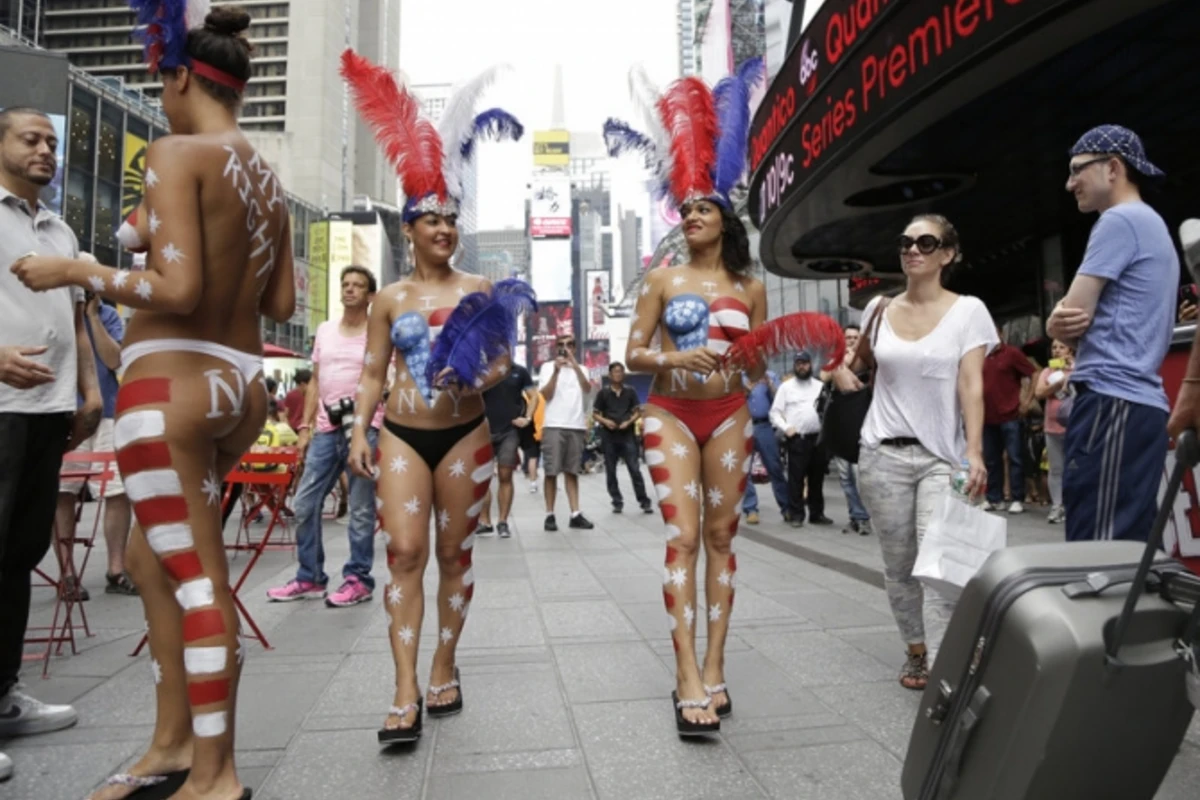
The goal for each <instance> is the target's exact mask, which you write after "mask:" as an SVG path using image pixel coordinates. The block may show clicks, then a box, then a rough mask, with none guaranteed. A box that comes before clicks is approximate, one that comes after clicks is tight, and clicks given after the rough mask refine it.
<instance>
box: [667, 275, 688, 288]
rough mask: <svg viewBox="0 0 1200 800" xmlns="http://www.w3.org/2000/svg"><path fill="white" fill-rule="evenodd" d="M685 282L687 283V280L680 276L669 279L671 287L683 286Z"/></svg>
mask: <svg viewBox="0 0 1200 800" xmlns="http://www.w3.org/2000/svg"><path fill="white" fill-rule="evenodd" d="M686 282H687V279H686V278H684V277H683V276H682V275H676V276H675V277H674V278H672V279H671V285H672V286H683V284H685V283H686Z"/></svg>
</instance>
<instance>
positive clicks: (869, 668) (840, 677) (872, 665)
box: [739, 631, 892, 686]
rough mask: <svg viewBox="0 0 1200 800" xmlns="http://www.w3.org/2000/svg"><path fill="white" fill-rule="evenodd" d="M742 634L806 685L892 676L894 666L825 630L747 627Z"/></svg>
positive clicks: (841, 682) (821, 684)
mask: <svg viewBox="0 0 1200 800" xmlns="http://www.w3.org/2000/svg"><path fill="white" fill-rule="evenodd" d="M739 635H740V636H742V638H744V639H745V640H746V642H747V643H748V644H750V646H751V647H753V648H755V649H756V650H758V651H759V652H760V653H762V654H763V655H764V656H766V657H767V658H769V659H771V660H772V661H774V662H775V663H776V664H777V665H779V666H780V667H781V668H782V669H783V670H784V671H786V672H787V673H788V674H789V675H791V676H792V677H793V678H794V679H796V680H798V681H799V682H800V683H801V685H803V686H827V685H834V684H849V683H864V682H869V681H882V680H887V679H890V678H891V677H892V670H889V669H887V668H886V667H885V666H883V664H881V663H879V662H878V661H877V660H875V659H874V658H872V657H871V656H869V655H867V654H866V653H863V652H862V651H860V650H857V649H855V648H853V647H851V646H850V645H848V644H846V643H845V642H843V641H842V640H840V639H838V638H837V637H835V636H832V635H830V634H828V633H825V632H823V631H803V632H799V633H780V634H766V633H762V632H759V631H743V632H740V633H739Z"/></svg>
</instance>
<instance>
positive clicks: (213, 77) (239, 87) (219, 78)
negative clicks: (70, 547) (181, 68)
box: [192, 59, 246, 93]
mask: <svg viewBox="0 0 1200 800" xmlns="http://www.w3.org/2000/svg"><path fill="white" fill-rule="evenodd" d="M192 74H194V75H199V76H200V77H201V78H208V79H209V80H210V81H212V82H213V83H219V84H221V85H222V86H228V87H229V88H230V89H233V90H234V91H235V92H238V93H241V92H243V91H245V89H246V82H245V81H244V80H241V79H240V78H235V77H233V76H232V75H230V74H229V73H228V72H225V71H224V70H219V69H217V68H216V67H214V66H213V65H212V64H206V63H204V62H203V61H197V60H195V59H192Z"/></svg>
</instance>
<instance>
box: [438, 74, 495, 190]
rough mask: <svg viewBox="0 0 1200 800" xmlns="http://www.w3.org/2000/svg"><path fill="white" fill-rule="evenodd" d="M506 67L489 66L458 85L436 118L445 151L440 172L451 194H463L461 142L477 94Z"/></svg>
mask: <svg viewBox="0 0 1200 800" xmlns="http://www.w3.org/2000/svg"><path fill="white" fill-rule="evenodd" d="M505 69H507V66H506V65H503V64H500V65H497V66H494V67H490V68H489V69H486V70H484V71H483V72H482V73H480V74H479V75H477V76H475V77H474V78H472V79H471V80H469V81H467V82H466V83H464V84H463V85H462V86H460V87H459V88H458V89H457V90H456V91H455V92H454V94H453V95H451V96H450V99H448V100H447V101H446V107H445V109H444V110H443V111H442V118H441V120H439V121H438V133H439V134H440V135H441V137H442V147H443V148H444V149H445V151H446V152H445V158H444V159H443V161H442V173H443V174H444V176H445V178H446V191H448V192H449V193H450V194H451V195H452V196H454V197H459V198H461V197H462V179H463V171H464V169H465V167H466V164H465V162H464V159H463V157H462V144H463V142H465V141H466V140H467V138H468V137H469V136H470V135H471V133H472V131H473V130H474V128H475V115H476V113H477V111H476V106H477V105H478V104H479V98H480V97H482V96H483V93H484V92H485V91H487V89H488V87H489V86H491V85H492V84H493V83H494V82H495V81H496V78H497V76H499V74H500V73H501V71H503V70H505Z"/></svg>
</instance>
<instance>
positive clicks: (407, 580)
mask: <svg viewBox="0 0 1200 800" xmlns="http://www.w3.org/2000/svg"><path fill="white" fill-rule="evenodd" d="M497 74H498V69H489V70H488V71H486V72H484V73H483V74H482V75H480V76H478V77H476V78H475V79H474V80H472V81H470V82H469V83H467V84H466V85H464V86H463V87H462V88H460V89H459V90H458V91H457V92H456V93H455V95H454V96H452V97H451V98H450V100H449V101H448V102H447V104H446V107H445V110H444V112H443V115H442V119H441V121H440V124H439V125H438V127H436V128H435V127H434V125H433V124H432V123H431V122H430V121H429V120H426V119H424V118H422V117H421V115H420V102H419V100H418V99H417V98H416V97H414V96H413V94H412V93H411V92H409V91H408V90H407V89H406V88H405V87H404V86H403V85H401V84H400V83H398V82H397V80H396V77H395V76H394V75H393V74H392V73H391V72H390V71H389V70H387V69H386V68H383V67H380V66H377V65H375V64H372V63H370V62H369V61H367V60H366V59H364V58H363V57H361V56H359V55H358V54H356V53H354V52H353V51H352V50H347V51H346V52H345V53H343V54H342V76H343V77H344V78H345V79H346V81H347V82H348V83H349V86H350V90H351V92H352V94H353V97H354V103H355V105H356V107H357V108H358V111H359V114H360V115H361V116H362V117H363V119H365V120H366V121H367V123H368V124H369V125H370V126H371V127H372V128H373V129H374V131H375V136H376V139H377V141H378V142H379V145H380V147H382V149H383V151H384V153H385V154H386V155H387V157H388V159H389V160H390V161H391V162H392V164H393V165H394V166H395V167H396V170H397V172H398V173H399V175H400V182H401V186H402V188H403V190H404V194H405V196H406V201H405V204H404V212H403V219H404V235H405V237H406V238H407V239H408V241H409V244H410V247H411V252H412V254H413V260H414V264H413V269H412V272H411V273H410V274H408V275H407V276H406V277H404V278H403V279H402V280H400V281H398V282H397V283H394V284H392V285H390V286H387V287H385V288H384V289H382V290H381V291H380V292H379V293H378V295H377V296H376V298H375V302H374V304H373V306H372V309H371V317H370V321H369V323H368V328H367V349H366V354H365V356H364V367H363V373H362V375H363V377H362V384H361V386H360V391H359V395H358V398H357V406H356V411H357V414H358V416H357V417H356V424H355V427H354V432H353V438H352V440H351V445H350V457H349V462H350V467H351V469H353V470H354V471H355V472H356V473H358V474H360V475H367V476H369V475H376V476H377V478H376V480H377V485H376V491H377V494H378V499H379V513H380V516H381V517H382V520H383V528H384V530H385V531H386V532H387V536H388V559H387V560H388V568H389V571H390V573H391V581H390V583H389V584H388V586H387V590H386V599H385V608H386V610H387V613H388V620H389V640H390V642H391V646H392V655H393V657H394V659H395V663H396V681H395V687H396V688H395V695H394V699H393V702H392V707H391V709H390V711H389V713H388V715H387V719H386V721H385V723H384V726H383V728H382V729H380V731H379V741H380V743H381V744H391V743H395V742H411V741H415V740H416V739H417V738H418V737H419V736H420V734H421V726H422V716H423V713H424V712H428V713H429V715H430V716H446V715H450V714H455V713H458V712H459V711H460V710H462V707H463V690H462V687H461V686H460V685H459V674H458V668H457V667H456V666H455V651H456V648H457V645H458V639H459V636H460V635H461V633H462V629H463V623H464V621H465V620H466V616H467V610H468V608H469V607H470V603H471V598H472V596H473V595H474V591H475V577H474V571H473V570H472V568H471V553H472V548H473V545H474V533H473V531H474V530H475V528H476V526H477V524H478V518H479V513H480V510H481V509H482V506H483V503H484V502H485V500H486V497H487V492H488V487H489V485H490V483H491V478H492V472H493V454H492V443H491V436H490V433H489V430H488V424H487V420H486V419H485V418H484V414H483V410H484V407H483V400H482V398H481V393H482V392H483V391H484V390H486V389H488V388H490V387H491V386H493V385H495V384H496V383H498V382H499V381H500V380H502V379H503V378H504V377H505V376H506V375H507V374H508V371H509V358H510V353H511V348H512V346H513V345H514V343H515V338H516V322H517V317H518V316H519V315H520V314H521V313H522V312H524V311H528V310H532V309H533V308H535V307H536V303H535V301H534V297H533V291H532V290H531V289H530V288H529V286H528V285H527V284H525V283H523V282H521V281H518V280H502V281H499V282H498V283H496V284H495V285H492V284H491V283H490V282H489V281H487V280H485V279H483V278H480V277H479V276H476V275H467V274H464V273H462V272H459V271H458V270H456V269H454V268H453V267H452V266H451V264H450V259H451V257H452V256H453V255H454V252H455V250H456V248H457V247H458V229H457V227H456V220H457V215H458V202H459V200H460V199H461V194H462V191H463V188H462V175H463V171H464V168H465V167H466V165H467V163H468V162H469V160H470V159H471V157H472V155H473V152H474V149H475V147H476V146H477V144H478V143H479V142H480V141H481V140H483V139H519V138H520V136H521V134H522V128H521V124H520V123H519V122H518V121H517V120H516V119H515V118H514V117H513V116H512V115H510V114H509V113H508V112H506V111H504V110H502V109H490V110H487V111H483V112H481V113H480V112H477V111H476V106H477V105H478V103H479V99H480V97H481V96H482V95H483V93H484V92H485V91H486V90H487V88H488V87H489V86H490V85H491V84H492V82H493V81H494V80H495V78H496V76H497ZM393 363H394V366H395V371H396V377H395V380H394V382H392V384H391V385H390V386H389V387H387V388H388V395H387V401H386V406H385V407H386V416H385V418H384V423H383V425H384V430H383V431H381V432H380V437H379V449H378V451H377V452H372V448H371V446H370V443H369V442H368V440H367V436H366V430H365V429H364V427H363V425H362V424H361V420H362V419H364V418H365V419H368V420H369V419H370V418H371V415H372V413H373V409H374V408H375V405H376V403H377V402H378V401H379V399H380V397H381V395H382V393H383V390H384V381H385V377H386V375H387V371H388V367H389V365H390V364H393ZM376 465H378V466H376ZM431 522H432V523H433V525H434V527H435V529H436V532H437V533H436V536H437V538H436V543H435V548H434V552H435V556H436V558H437V560H438V566H439V571H440V573H441V581H440V583H439V587H438V594H437V608H438V637H437V649H436V650H435V652H434V656H433V666H432V669H431V671H430V676H429V684H430V685H429V686H428V689H427V691H426V693H425V694H424V696H422V694H421V691H420V688H419V685H418V682H417V646H418V643H419V642H420V636H421V620H422V617H423V612H424V591H423V588H422V576H423V574H424V572H425V564H426V561H427V560H428V558H429V555H430V540H429V539H430V537H429V526H430V523H431Z"/></svg>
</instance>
